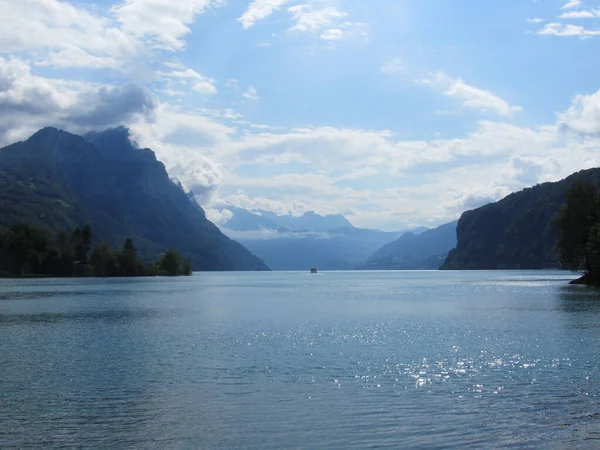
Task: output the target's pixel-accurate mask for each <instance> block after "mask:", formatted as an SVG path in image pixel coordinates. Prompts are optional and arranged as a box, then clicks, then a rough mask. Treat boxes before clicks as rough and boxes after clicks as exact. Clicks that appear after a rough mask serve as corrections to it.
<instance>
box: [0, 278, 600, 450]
mask: <svg viewBox="0 0 600 450" xmlns="http://www.w3.org/2000/svg"><path fill="white" fill-rule="evenodd" d="M573 278H574V275H573V274H571V273H567V272H557V271H544V272H540V271H537V272H525V271H517V272H324V273H319V274H317V275H310V274H308V273H299V272H295V273H293V272H289V273H281V272H280V273H277V272H273V273H198V274H195V275H194V276H192V277H188V278H177V279H166V278H150V279H113V280H100V279H66V280H65V279H51V280H0V448H2V449H6V448H28V447H35V448H64V447H76V448H82V447H85V448H89V447H96V448H111V447H112V448H133V447H135V448H144V449H165V448H176V449H188V448H207V449H237V448H244V449H252V448H257V449H258V448H260V449H278V448H285V449H316V448H327V449H348V448H382V447H388V448H451V447H470V448H498V447H507V448H523V447H531V448H539V447H545V448H548V447H550V448H599V447H600V291H597V290H594V289H590V288H586V287H582V286H568V285H567V282H568V280H571V279H573Z"/></svg>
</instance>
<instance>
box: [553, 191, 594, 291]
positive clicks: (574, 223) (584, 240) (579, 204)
mask: <svg viewBox="0 0 600 450" xmlns="http://www.w3.org/2000/svg"><path fill="white" fill-rule="evenodd" d="M599 223H600V194H598V189H597V187H596V185H594V184H593V183H591V182H589V181H585V180H576V181H574V182H573V183H572V184H571V186H569V188H568V189H567V191H566V193H565V204H564V206H563V207H562V209H561V211H560V213H559V214H558V216H557V217H556V219H555V221H554V224H555V226H556V230H557V232H558V242H557V244H556V250H557V251H558V255H559V258H560V261H561V263H562V265H563V267H565V268H567V269H570V270H573V271H578V270H584V271H585V272H586V274H587V277H588V278H589V279H590V280H593V279H596V278H597V277H598V276H600V273H597V272H596V270H594V269H595V268H596V267H597V261H593V260H592V258H594V257H595V255H596V253H594V251H591V250H594V249H595V247H594V246H595V245H596V244H595V243H594V242H592V241H590V237H591V236H592V234H593V233H592V229H593V228H594V227H595V226H596V225H597V224H599ZM594 236H595V235H594Z"/></svg>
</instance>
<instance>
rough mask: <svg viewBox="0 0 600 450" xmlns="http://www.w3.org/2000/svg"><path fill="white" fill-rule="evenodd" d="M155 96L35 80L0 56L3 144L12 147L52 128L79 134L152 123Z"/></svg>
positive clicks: (127, 88)
mask: <svg viewBox="0 0 600 450" xmlns="http://www.w3.org/2000/svg"><path fill="white" fill-rule="evenodd" d="M155 108H156V103H155V99H154V96H153V95H152V94H151V93H149V92H148V91H147V90H146V89H145V88H142V87H140V86H137V85H134V84H127V85H123V86H110V85H103V84H98V83H85V82H72V81H68V80H62V79H52V78H44V77H40V76H36V75H33V74H32V73H31V67H30V66H29V65H28V64H27V63H25V62H24V61H22V60H19V59H15V58H13V59H9V60H7V59H4V58H1V57H0V111H1V112H2V114H1V115H0V133H2V134H0V140H1V141H2V142H3V143H7V141H8V142H9V141H10V140H13V139H14V138H16V137H18V138H23V137H25V136H26V135H27V134H30V133H31V132H33V131H35V129H36V128H40V127H42V126H46V125H54V126H58V127H62V128H66V129H69V130H71V131H74V132H79V131H85V130H88V129H91V128H108V127H111V126H116V125H119V124H122V123H127V122H129V121H131V120H134V119H135V118H137V117H145V118H150V117H152V114H153V112H154V109H155Z"/></svg>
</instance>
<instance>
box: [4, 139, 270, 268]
mask: <svg viewBox="0 0 600 450" xmlns="http://www.w3.org/2000/svg"><path fill="white" fill-rule="evenodd" d="M3 187H4V188H6V191H5V192H2V193H0V224H3V225H10V224H12V223H15V222H17V221H23V222H26V223H30V224H35V225H42V226H49V227H53V228H65V227H66V228H73V227H75V226H78V225H82V224H85V223H90V224H91V225H92V227H93V230H94V233H95V235H96V236H97V239H98V240H106V241H109V242H111V243H112V244H113V245H120V244H121V243H122V241H123V240H124V239H125V238H126V237H128V236H131V237H133V238H134V240H135V242H136V244H137V246H138V247H139V248H140V251H141V253H142V255H143V256H147V257H153V256H155V255H156V254H158V253H160V252H162V251H164V250H166V249H167V248H175V249H177V250H179V251H180V252H182V253H183V254H184V255H186V256H188V257H190V258H191V259H192V260H193V262H194V265H195V268H196V269H199V270H267V267H266V266H265V264H264V263H263V262H262V261H261V260H259V259H258V258H256V257H255V256H253V255H252V254H251V253H250V252H249V251H248V250H246V249H245V248H244V247H243V246H242V245H240V244H239V243H237V242H234V241H231V240H230V239H229V238H227V237H226V236H225V235H223V233H221V232H220V231H219V229H218V228H217V227H216V226H215V225H213V224H212V223H211V222H209V221H208V220H207V219H206V216H205V215H204V211H203V210H202V208H200V207H199V206H198V205H197V204H196V203H195V201H194V200H193V199H190V198H189V196H188V195H187V194H186V193H185V192H184V191H183V189H182V188H181V187H180V186H179V185H177V184H175V183H173V182H172V181H171V180H170V179H169V176H168V174H167V171H166V170H165V167H164V165H163V164H162V163H161V162H159V161H157V160H156V157H155V155H154V153H153V152H152V151H151V150H149V149H143V150H139V149H137V148H135V147H134V146H132V145H131V143H130V141H129V135H128V132H127V130H126V129H123V128H120V129H115V130H109V131H106V132H103V133H93V134H88V135H86V138H85V139H84V138H83V137H81V136H76V135H73V134H70V133H67V132H65V131H60V130H57V129H54V128H45V129H43V130H40V131H39V132H37V133H36V134H34V135H33V136H32V137H31V138H30V139H28V140H27V141H24V142H20V143H17V144H13V145H11V146H8V147H5V148H4V149H1V150H0V189H1V188H3Z"/></svg>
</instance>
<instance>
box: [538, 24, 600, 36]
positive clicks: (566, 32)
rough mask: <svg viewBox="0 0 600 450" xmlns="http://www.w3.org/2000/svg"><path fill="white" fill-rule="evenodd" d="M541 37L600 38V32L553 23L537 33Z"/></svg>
mask: <svg viewBox="0 0 600 450" xmlns="http://www.w3.org/2000/svg"><path fill="white" fill-rule="evenodd" d="M537 34H539V35H542V36H544V35H546V36H558V37H580V38H590V37H594V36H600V30H590V29H589V28H585V27H583V26H581V25H571V24H567V25H565V24H562V23H558V22H553V23H549V24H546V26H545V27H544V28H542V29H540V30H538V31H537Z"/></svg>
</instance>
